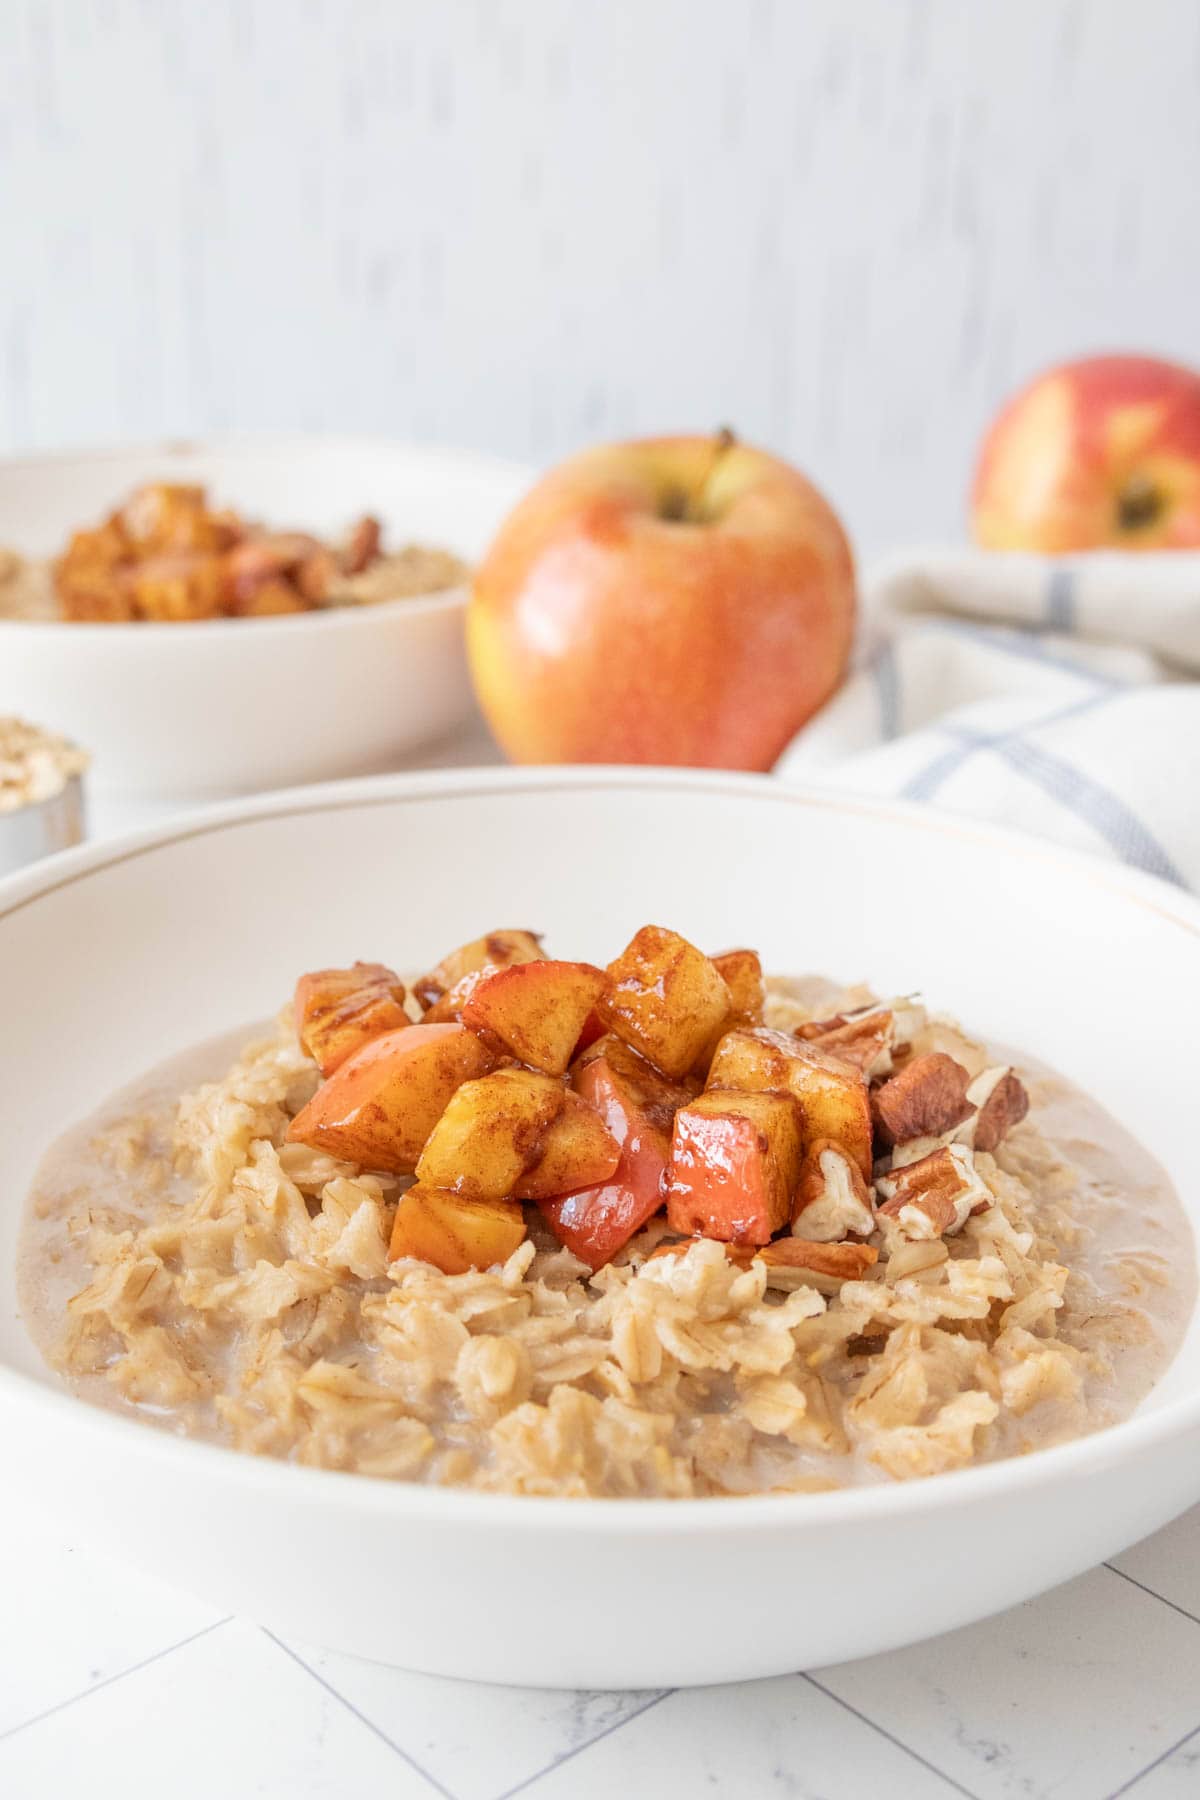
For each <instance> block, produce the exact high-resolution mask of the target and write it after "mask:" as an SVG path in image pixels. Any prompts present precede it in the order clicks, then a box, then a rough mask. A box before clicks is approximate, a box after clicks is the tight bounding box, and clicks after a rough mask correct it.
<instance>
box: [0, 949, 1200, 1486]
mask: <svg viewBox="0 0 1200 1800" xmlns="http://www.w3.org/2000/svg"><path fill="white" fill-rule="evenodd" d="M21 1293H22V1298H23V1302H24V1307H25V1311H26V1316H27V1318H28V1320H29V1323H30V1326H31V1328H32V1331H33V1334H34V1336H35V1338H36V1340H37V1342H38V1344H39V1346H40V1347H41V1349H42V1351H43V1353H44V1354H45V1355H46V1357H47V1358H48V1360H49V1361H50V1362H51V1363H52V1364H53V1365H54V1367H55V1368H57V1369H58V1370H60V1371H61V1372H62V1373H63V1374H64V1375H65V1376H66V1377H67V1378H68V1380H69V1381H70V1382H71V1384H72V1385H73V1386H74V1387H75V1389H76V1390H77V1391H78V1392H79V1393H80V1394H81V1395H82V1396H84V1397H85V1398H88V1399H90V1400H94V1401H98V1402H100V1403H102V1404H104V1405H107V1406H110V1407H115V1408H118V1409H121V1410H123V1411H129V1412H133V1413H135V1414H137V1415H139V1416H141V1417H143V1418H145V1419H146V1420H147V1421H149V1422H151V1423H153V1424H155V1425H157V1426H159V1427H160V1428H165V1429H168V1430H171V1431H174V1432H177V1433H182V1434H187V1435H195V1436H199V1437H205V1438H209V1439H213V1440H216V1441H218V1442H221V1443H224V1444H226V1445H229V1446H232V1447H234V1448H237V1449H240V1450H244V1451H251V1452H255V1453H258V1454H260V1455H265V1456H268V1457H274V1458H282V1459H289V1460H293V1461H296V1462H299V1463H302V1464H309V1465H316V1466H319V1467H323V1468H329V1469H340V1470H349V1471H353V1472H357V1473H359V1474H366V1475H372V1476H376V1477H383V1478H389V1479H393V1480H399V1481H402V1482H420V1483H428V1484H434V1485H442V1486H448V1487H460V1488H473V1489H476V1490H481V1491H483V1492H489V1493H508V1494H521V1495H537V1496H572V1497H588V1496H592V1497H600V1498H634V1497H639V1498H656V1499H678V1498H689V1497H718V1496H730V1495H750V1494H763V1493H775V1494H779V1493H797V1494H804V1493H810V1492H815V1491H819V1490H829V1489H835V1488H841V1487H852V1486H862V1485H881V1484H887V1483H889V1482H891V1483H895V1482H904V1481H908V1480H910V1479H911V1478H914V1477H920V1476H927V1475H934V1474H941V1473H945V1472H948V1471H952V1470H957V1469H963V1468H966V1467H968V1466H971V1465H973V1464H977V1463H982V1462H989V1461H994V1460H997V1459H1000V1458H1004V1457H1010V1456H1018V1455H1022V1454H1024V1453H1026V1452H1028V1451H1031V1450H1035V1449H1039V1448H1042V1447H1045V1446H1048V1445H1051V1444H1055V1443H1060V1442H1063V1441H1064V1440H1067V1439H1070V1438H1076V1437H1079V1436H1082V1435H1085V1434H1087V1433H1090V1432H1093V1431H1095V1430H1096V1429H1098V1428H1099V1427H1101V1426H1104V1425H1108V1424H1111V1423H1114V1422H1116V1421H1118V1420H1120V1419H1122V1418H1124V1417H1126V1416H1128V1415H1129V1414H1130V1413H1131V1412H1132V1411H1133V1410H1134V1409H1135V1408H1136V1407H1137V1405H1138V1403H1139V1402H1140V1401H1141V1400H1142V1398H1143V1397H1144V1396H1145V1394H1146V1393H1147V1392H1148V1391H1149V1390H1150V1388H1151V1387H1152V1385H1153V1384H1154V1382H1155V1380H1156V1379H1157V1377H1158V1376H1159V1374H1160V1373H1161V1372H1162V1370H1163V1369H1164V1368H1165V1367H1166V1365H1167V1364H1168V1362H1169V1361H1170V1359H1171V1357H1172V1355H1173V1354H1174V1351H1175V1349H1176V1348H1177V1346H1178V1344H1179V1342H1180V1340H1181V1337H1182V1334H1183V1331H1184V1327H1185V1324H1186V1321H1187V1317H1188V1315H1189V1313H1190V1310H1191V1306H1192V1302H1193V1297H1194V1276H1193V1273H1192V1251H1191V1243H1190V1233H1189V1227H1188V1225H1187V1221H1186V1219H1185V1216H1184V1213H1183V1210H1182V1207H1181V1205H1180V1203H1179V1201H1178V1199H1177V1198H1176V1196H1175V1194H1174V1191H1173V1190H1172V1188H1171V1187H1170V1185H1169V1183H1168V1181H1167V1179H1166V1177H1165V1176H1164V1175H1161V1174H1160V1173H1159V1172H1158V1171H1157V1169H1156V1168H1155V1167H1154V1166H1153V1165H1152V1164H1151V1163H1150V1162H1149V1160H1148V1159H1147V1158H1146V1156H1145V1155H1144V1153H1143V1152H1141V1151H1140V1150H1139V1149H1138V1147H1137V1146H1136V1144H1135V1143H1134V1142H1133V1141H1132V1139H1130V1138H1129V1137H1128V1136H1127V1135H1126V1134H1125V1133H1124V1131H1123V1130H1122V1129H1121V1128H1120V1127H1119V1126H1118V1125H1117V1124H1116V1123H1115V1122H1114V1121H1113V1120H1112V1119H1111V1118H1109V1117H1108V1116H1107V1115H1106V1114H1105V1113H1104V1111H1103V1110H1102V1109H1101V1108H1100V1107H1099V1106H1098V1105H1097V1104H1096V1103H1094V1102H1092V1101H1090V1100H1088V1099H1087V1098H1086V1097H1085V1096H1083V1095H1082V1094H1080V1093H1079V1092H1077V1091H1076V1090H1074V1089H1072V1088H1071V1087H1070V1086H1069V1085H1068V1084H1067V1083H1066V1082H1064V1081H1063V1080H1062V1079H1060V1078H1059V1077H1057V1076H1056V1075H1054V1074H1052V1073H1051V1072H1050V1071H1048V1070H1047V1069H1045V1068H1043V1067H1042V1066H1041V1065H1039V1064H1038V1063H1037V1062H1036V1061H1034V1060H1032V1059H1029V1058H1026V1057H1023V1056H1022V1055H1020V1054H1019V1053H1015V1052H1009V1051H1004V1052H1001V1051H998V1050H994V1049H991V1048H989V1047H986V1046H985V1045H983V1044H981V1043H979V1042H977V1041H976V1040H974V1039H973V1038H971V1037H970V1036H969V1035H967V1033H966V1032H964V1030H962V1029H961V1028H960V1027H959V1026H958V1025H957V1024H956V1023H954V1022H953V1021H951V1020H949V1019H947V1018H945V1017H943V1016H941V1015H939V1014H937V1013H935V1012H932V1011H930V1010H929V1008H928V1006H927V1004H926V1002H925V1000H923V999H922V998H920V997H918V996H914V995H903V996H891V995H878V994H875V993H872V992H870V991H868V990H866V989H861V988H851V989H845V988H841V987H839V986H837V985H836V984H835V983H832V982H829V981H825V980H821V979H817V978H811V977H809V978H799V979H798V978H782V979H781V978H769V979H764V976H763V972H762V968H761V965H760V961H759V958H758V956H757V954H756V953H755V952H754V951H753V950H749V949H738V950H730V951H727V952H724V953H721V954H716V955H708V954H706V953H705V952H703V951H702V950H701V949H700V948H699V947H698V946H697V945H695V944H693V943H691V942H689V941H688V940H687V939H686V938H685V937H683V936H681V935H680V934H679V933H677V932H675V931H672V930H669V929H666V928H663V927H659V926H654V925H648V926H645V927H643V928H642V929H641V930H639V931H638V932H637V933H636V934H635V936H634V937H633V939H632V940H631V942H630V943H629V944H628V946H627V947H626V949H625V950H624V951H623V952H622V953H621V954H620V955H619V956H618V957H617V958H616V959H615V960H614V961H613V962H611V963H610V964H609V965H608V966H607V967H605V968H601V967H597V966H594V965H592V964H589V963H586V962H576V961H565V960H561V959H558V958H555V957H552V956H548V955H547V954H546V951H545V950H544V948H543V945H542V943H541V941H540V939H539V938H538V937H537V936H536V935H535V934H533V933H531V932H529V931H525V930H496V931H492V932H490V933H488V934H487V935H486V936H484V937H482V938H479V939H478V940H476V941H474V942H471V943H469V944H466V945H464V946H463V947H462V948H460V949H458V950H456V951H454V952H452V953H451V954H450V955H448V956H447V957H446V958H445V959H444V960H443V961H442V962H441V963H439V964H438V965H437V966H436V967H435V968H434V969H432V970H431V971H430V972H429V973H427V974H425V975H423V976H420V977H418V978H416V979H410V978H406V979H403V980H402V979H401V977H400V976H399V975H398V974H397V973H395V972H394V971H393V969H392V968H390V967H389V966H387V965H384V964H377V963H355V964H353V965H352V966H350V967H347V968H342V969H325V970H320V971H317V972H315V973H311V974H306V975H303V976H302V977H301V978H300V980H299V982H298V983H297V986H296V991H295V996H294V1000H293V1003H292V1005H291V1006H290V1007H289V1008H287V1009H286V1010H285V1012H284V1013H283V1014H281V1016H280V1018H279V1019H278V1021H277V1022H276V1023H275V1024H274V1025H273V1026H272V1027H270V1028H268V1029H265V1030H263V1031H260V1032H259V1033H258V1034H257V1035H256V1036H254V1037H253V1038H252V1039H251V1040H250V1041H246V1036H245V1034H239V1036H238V1038H237V1039H231V1040H227V1041H223V1042H221V1043H219V1044H210V1045H208V1046H206V1047H204V1048H202V1049H201V1050H199V1051H197V1052H195V1053H194V1054H192V1055H190V1056H188V1057H186V1058H184V1059H182V1060H180V1061H177V1062H176V1063H174V1064H171V1065H167V1066H164V1067H163V1068H162V1069H160V1070H159V1071H157V1072H156V1073H155V1074H154V1075H153V1076H151V1077H149V1078H148V1079H147V1080H146V1081H145V1082H144V1083H142V1084H140V1085H139V1086H138V1087H137V1088H136V1089H134V1090H130V1091H129V1092H128V1093H127V1094H125V1095H122V1096H120V1097H119V1098H118V1099H117V1100H116V1101H115V1102H114V1103H112V1104H111V1105H110V1106H109V1107H108V1108H106V1109H105V1112H104V1114H103V1115H101V1116H100V1117H99V1118H98V1119H94V1120H92V1121H89V1122H88V1123H87V1124H86V1125H84V1126H81V1127H78V1128H76V1129H75V1130H74V1131H72V1132H71V1133H69V1134H68V1135H67V1136H66V1137H65V1138H64V1139H62V1140H61V1141H60V1143H59V1144H58V1145H57V1146H56V1147H55V1148H54V1149H53V1150H52V1151H51V1153H50V1154H49V1156H48V1158H47V1159H46V1161H45V1163H44V1164H43V1167H42V1169H41V1172H40V1174H39V1176H38V1178H37V1182H36V1185H35V1189H34V1193H33V1196H32V1199H31V1202H30V1207H29V1211H28V1216H27V1221H26V1226H25V1234H24V1242H23V1248H22V1255H21Z"/></svg>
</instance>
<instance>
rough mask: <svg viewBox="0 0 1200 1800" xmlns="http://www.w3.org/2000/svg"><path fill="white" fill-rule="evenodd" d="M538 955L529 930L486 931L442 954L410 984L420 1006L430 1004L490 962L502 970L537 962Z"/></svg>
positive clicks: (539, 947) (538, 948) (536, 941)
mask: <svg viewBox="0 0 1200 1800" xmlns="http://www.w3.org/2000/svg"><path fill="white" fill-rule="evenodd" d="M541 955H542V944H541V939H540V938H539V937H538V936H537V934H536V933H535V932H532V931H489V932H488V934H487V936H486V937H481V938H472V940H471V942H470V943H469V944H463V945H461V946H460V947H459V949H457V950H452V951H451V952H450V954H449V956H444V957H443V958H442V960H441V962H440V963H438V965H437V967H436V968H434V969H431V970H430V971H429V973H428V975H422V977H421V979H420V980H419V981H417V982H414V984H413V993H414V994H415V995H416V997H417V999H418V1000H419V1001H420V1002H421V1005H422V1006H426V1007H428V1006H432V1005H433V1003H434V1001H435V1000H440V999H441V997H442V995H443V994H448V993H449V991H450V989H451V988H452V987H453V986H454V984H455V982H456V981H461V980H462V978H463V976H464V975H470V974H471V973H472V971H473V970H475V969H482V968H483V966H484V964H485V963H494V964H495V966H496V967H497V968H498V969H505V968H507V967H508V965H509V964H510V963H527V962H537V961H538V960H539V959H540V957H541Z"/></svg>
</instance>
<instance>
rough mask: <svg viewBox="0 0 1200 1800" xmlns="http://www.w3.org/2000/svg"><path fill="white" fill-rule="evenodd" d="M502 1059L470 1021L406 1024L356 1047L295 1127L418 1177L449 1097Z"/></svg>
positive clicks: (333, 1151)
mask: <svg viewBox="0 0 1200 1800" xmlns="http://www.w3.org/2000/svg"><path fill="white" fill-rule="evenodd" d="M494 1062H495V1058H494V1057H493V1056H492V1054H491V1052H490V1051H489V1050H488V1048H487V1046H486V1045H485V1044H484V1043H483V1042H482V1041H481V1039H479V1038H478V1037H476V1035H475V1033H474V1032H473V1031H468V1030H467V1028H466V1026H465V1025H407V1026H405V1027H404V1029H403V1030H401V1031H389V1032H385V1034H384V1035H383V1037H377V1038H373V1039H372V1040H371V1042H370V1043H369V1044H364V1046H363V1048H362V1049H361V1050H356V1051H355V1053H354V1055H353V1056H351V1057H349V1058H348V1059H347V1060H346V1061H345V1062H344V1063H343V1064H342V1066H341V1068H340V1069H338V1070H336V1071H335V1073H334V1074H332V1075H331V1076H330V1077H329V1079H328V1081H324V1082H322V1084H321V1086H320V1087H319V1088H318V1089H317V1091H316V1093H315V1094H314V1095H313V1097H312V1099H311V1100H310V1101H309V1103H308V1105H307V1106H305V1107H303V1108H302V1109H301V1110H300V1111H299V1112H298V1113H297V1114H296V1116H295V1118H294V1119H293V1120H292V1122H291V1125H290V1126H289V1127H288V1138H289V1140H290V1141H291V1142H293V1143H299V1144H310V1145H311V1146H312V1148H313V1149H314V1150H326V1151H328V1153H329V1155H330V1156H337V1157H340V1158H341V1159H342V1160H343V1161H344V1162H352V1163H358V1164H359V1165H360V1166H361V1167H363V1168H367V1169H386V1170H389V1171H391V1172H393V1173H395V1174H397V1175H411V1174H412V1173H413V1171H414V1170H415V1168H416V1166H417V1159H418V1157H419V1156H420V1154H421V1151H422V1150H423V1149H424V1148H425V1140H426V1139H427V1138H428V1136H429V1134H430V1132H431V1131H432V1130H433V1128H434V1126H435V1125H436V1124H437V1122H438V1120H439V1119H440V1118H441V1116H442V1114H443V1112H444V1111H445V1110H446V1106H447V1104H448V1103H449V1100H450V1096H451V1095H452V1094H453V1093H454V1091H455V1089H456V1088H459V1087H461V1086H462V1084H463V1082H464V1081H474V1080H475V1079H476V1078H477V1077H478V1076H480V1075H486V1074H487V1073H488V1071H489V1069H491V1067H492V1066H493V1064H494Z"/></svg>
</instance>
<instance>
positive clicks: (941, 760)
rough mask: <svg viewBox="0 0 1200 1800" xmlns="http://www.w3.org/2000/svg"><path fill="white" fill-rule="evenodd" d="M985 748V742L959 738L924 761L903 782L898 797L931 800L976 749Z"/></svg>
mask: <svg viewBox="0 0 1200 1800" xmlns="http://www.w3.org/2000/svg"><path fill="white" fill-rule="evenodd" d="M986 748H987V746H986V744H985V743H974V742H972V741H970V740H961V741H960V742H959V743H957V744H954V745H952V746H951V748H950V749H949V750H940V751H939V752H938V754H937V755H936V756H935V757H933V758H932V759H931V760H930V761H929V762H927V763H926V765H925V767H924V768H923V769H918V770H917V773H916V774H915V775H913V776H911V777H910V778H909V780H908V781H906V782H905V784H904V786H903V787H902V788H901V789H900V795H899V797H900V799H901V800H932V799H933V797H934V795H935V794H936V793H937V791H938V789H939V788H940V787H942V786H943V785H944V784H945V783H946V782H947V781H949V779H950V777H951V776H952V775H956V774H957V773H958V771H959V769H961V768H962V766H963V764H964V763H965V762H966V761H967V760H968V759H969V758H970V757H972V756H974V755H975V753H976V751H977V750H983V749H986Z"/></svg>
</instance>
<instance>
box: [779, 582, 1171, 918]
mask: <svg viewBox="0 0 1200 1800" xmlns="http://www.w3.org/2000/svg"><path fill="white" fill-rule="evenodd" d="M863 590H864V615H865V618H864V631H863V640H862V648H861V651H860V654H859V658H858V660H857V662H856V665H855V668H854V670H853V672H852V674H851V676H850V678H849V680H848V681H847V682H846V685H845V686H844V687H843V688H842V689H841V691H840V692H839V693H838V694H837V695H836V696H835V697H834V699H833V700H832V701H830V703H829V705H828V706H826V707H825V708H824V709H823V711H821V712H820V713H818V714H817V716H816V718H814V719H813V720H812V722H811V723H810V724H809V725H808V726H807V727H806V728H805V729H804V731H802V732H801V733H800V735H799V736H798V737H797V738H796V739H795V740H794V741H793V743H792V744H791V745H789V747H788V749H787V750H786V751H785V752H784V754H783V756H782V758H781V759H780V761H779V763H778V765H777V772H778V773H780V774H783V775H787V776H790V777H793V778H795V779H797V780H804V781H807V782H814V783H818V784H820V785H826V786H830V787H837V788H848V789H851V790H853V791H856V792H859V793H870V794H887V795H891V796H893V797H899V798H903V799H907V800H925V801H930V802H932V803H933V804H935V805H938V806H945V807H949V808H951V809H953V810H954V811H957V812H961V813H968V814H971V815H972V816H974V817H978V818H985V819H992V820H995V821H997V822H999V823H1003V824H1006V825H1013V826H1017V827H1020V828H1023V829H1025V830H1027V831H1032V832H1037V833H1039V834H1040V835H1041V836H1044V837H1050V838H1055V839H1057V840H1058V841H1059V842H1061V843H1064V844H1069V845H1072V846H1074V847H1076V848H1080V849H1086V850H1093V851H1097V852H1099V853H1101V854H1104V855H1108V856H1112V857H1118V858H1120V859H1121V860H1122V861H1124V862H1128V863H1132V864H1133V865H1134V866H1135V867H1137V868H1139V869H1147V870H1149V871H1150V872H1151V873H1152V874H1154V875H1161V876H1165V877H1166V879H1167V880H1168V881H1174V882H1178V883H1180V884H1181V885H1183V886H1186V887H1191V888H1195V889H1198V890H1200V553H1192V552H1182V551H1179V552H1171V551H1163V552H1152V553H1143V554H1141V555H1128V554H1125V555H1121V554H1116V553H1108V552H1105V553H1097V554H1093V555H1088V556H1078V557H1070V558H1064V557H1042V556H1026V555H1021V554H1015V553H1003V554H996V553H990V552H982V551H972V550H961V551H930V552H926V553H921V552H909V553H906V554H904V555H902V556H896V557H893V558H891V559H889V560H888V561H887V562H885V563H881V564H879V565H877V566H876V567H875V568H874V569H873V570H871V571H869V572H868V574H867V577H866V580H865V581H864V584H863Z"/></svg>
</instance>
